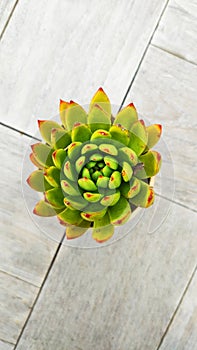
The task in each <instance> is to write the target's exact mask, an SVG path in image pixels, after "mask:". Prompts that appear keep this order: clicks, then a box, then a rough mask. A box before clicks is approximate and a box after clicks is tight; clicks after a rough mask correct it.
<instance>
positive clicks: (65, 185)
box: [61, 180, 80, 196]
mask: <svg viewBox="0 0 197 350" xmlns="http://www.w3.org/2000/svg"><path fill="white" fill-rule="evenodd" d="M61 187H62V190H63V191H64V192H65V193H67V194H68V195H70V196H79V195H80V191H79V188H78V186H77V184H76V183H75V182H72V181H69V180H62V181H61Z"/></svg>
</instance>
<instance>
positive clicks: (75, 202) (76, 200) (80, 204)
mask: <svg viewBox="0 0 197 350" xmlns="http://www.w3.org/2000/svg"><path fill="white" fill-rule="evenodd" d="M64 204H65V205H66V206H67V207H68V208H70V209H75V210H81V209H84V208H85V207H86V206H87V204H88V203H87V202H86V200H85V199H84V198H83V197H82V196H79V195H78V196H67V197H65V198H64Z"/></svg>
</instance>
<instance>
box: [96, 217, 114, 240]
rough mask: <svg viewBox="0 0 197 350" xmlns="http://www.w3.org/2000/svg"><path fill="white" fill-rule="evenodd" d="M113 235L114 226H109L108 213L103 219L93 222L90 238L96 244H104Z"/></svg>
mask: <svg viewBox="0 0 197 350" xmlns="http://www.w3.org/2000/svg"><path fill="white" fill-rule="evenodd" d="M113 234H114V226H113V225H111V224H110V219H109V215H108V213H106V214H105V216H103V218H101V219H98V220H95V221H94V226H93V232H92V238H93V239H95V241H97V242H98V243H103V242H106V241H107V240H108V239H110V238H111V237H112V236H113Z"/></svg>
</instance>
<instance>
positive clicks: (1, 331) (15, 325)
mask: <svg viewBox="0 0 197 350" xmlns="http://www.w3.org/2000/svg"><path fill="white" fill-rule="evenodd" d="M0 287H1V288H0V290H1V293H0V313H1V317H0V339H2V340H4V341H7V342H11V343H15V342H16V340H17V338H18V336H19V334H20V331H21V329H22V327H23V325H24V323H25V320H26V318H27V316H28V314H29V311H30V308H31V306H32V304H33V301H34V299H35V297H36V295H37V293H38V288H37V287H35V286H32V285H30V284H29V283H26V282H23V281H21V280H19V279H17V278H14V277H12V276H9V275H7V274H5V273H3V272H0ZM1 345H2V344H1ZM1 345H0V346H1ZM2 346H3V345H2ZM2 349H3V350H4V349H6V344H5V346H4V347H3V348H2ZM8 349H9V347H8Z"/></svg>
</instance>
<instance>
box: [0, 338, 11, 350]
mask: <svg viewBox="0 0 197 350" xmlns="http://www.w3.org/2000/svg"><path fill="white" fill-rule="evenodd" d="M0 350H14V345H12V344H9V343H5V342H4V341H1V340H0Z"/></svg>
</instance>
